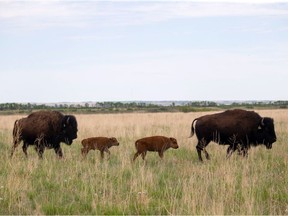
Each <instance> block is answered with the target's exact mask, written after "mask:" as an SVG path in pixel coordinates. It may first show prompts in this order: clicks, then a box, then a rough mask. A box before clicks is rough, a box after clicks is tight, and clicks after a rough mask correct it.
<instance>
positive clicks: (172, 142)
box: [170, 137, 179, 149]
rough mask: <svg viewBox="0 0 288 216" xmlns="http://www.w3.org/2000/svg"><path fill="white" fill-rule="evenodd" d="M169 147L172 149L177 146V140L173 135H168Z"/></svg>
mask: <svg viewBox="0 0 288 216" xmlns="http://www.w3.org/2000/svg"><path fill="white" fill-rule="evenodd" d="M170 147H171V148H174V149H177V148H179V146H178V143H177V140H176V139H175V138H173V137H170Z"/></svg>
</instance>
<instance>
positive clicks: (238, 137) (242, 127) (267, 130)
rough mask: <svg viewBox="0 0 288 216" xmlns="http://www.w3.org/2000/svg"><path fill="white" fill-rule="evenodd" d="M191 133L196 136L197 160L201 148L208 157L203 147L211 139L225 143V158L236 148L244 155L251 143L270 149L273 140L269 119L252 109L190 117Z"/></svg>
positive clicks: (271, 124)
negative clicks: (191, 119)
mask: <svg viewBox="0 0 288 216" xmlns="http://www.w3.org/2000/svg"><path fill="white" fill-rule="evenodd" d="M194 133H196V136H197V139H198V144H197V146H196V149H197V153H198V157H199V160H200V161H202V156H201V151H204V153H205V156H206V158H207V159H210V157H209V154H208V152H207V151H206V150H205V147H206V146H207V145H208V144H209V142H211V141H213V142H216V143H218V144H220V145H229V147H228V149H227V158H229V157H230V156H231V154H232V153H233V152H234V151H235V150H236V149H238V151H239V152H240V151H241V152H242V153H243V155H244V156H247V155H248V149H249V148H250V147H251V146H257V145H260V144H264V145H265V146H266V147H267V149H271V148H272V144H273V143H274V142H275V141H276V134H275V130H274V122H273V119H272V118H268V117H264V118H262V117H261V116H260V115H259V114H257V113H256V112H253V111H246V110H241V109H235V110H227V111H225V112H222V113H218V114H212V115H205V116H202V117H199V118H196V119H194V121H193V122H192V126H191V136H190V137H192V136H193V134H194Z"/></svg>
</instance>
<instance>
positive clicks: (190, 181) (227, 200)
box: [0, 114, 288, 215]
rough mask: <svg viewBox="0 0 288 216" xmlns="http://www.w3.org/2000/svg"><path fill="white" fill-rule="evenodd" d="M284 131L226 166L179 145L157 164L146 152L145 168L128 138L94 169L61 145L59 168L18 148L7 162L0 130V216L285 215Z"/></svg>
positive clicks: (96, 160)
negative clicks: (274, 140)
mask: <svg viewBox="0 0 288 216" xmlns="http://www.w3.org/2000/svg"><path fill="white" fill-rule="evenodd" d="M171 115H173V114H171ZM287 124H288V123H287V122H285V125H286V126H285V125H283V124H282V125H281V131H280V133H279V135H278V141H277V143H275V145H274V146H273V149H272V150H266V149H265V148H264V147H257V148H254V149H251V151H249V157H248V158H247V159H243V158H242V157H240V156H237V155H236V154H235V155H233V156H232V157H231V158H230V159H229V160H226V159H225V153H226V147H224V146H219V145H217V144H215V143H211V144H210V145H209V146H208V148H207V150H208V151H209V153H210V154H211V160H210V161H204V163H200V162H199V161H198V157H197V153H196V150H195V143H196V140H194V139H186V138H185V139H184V138H183V139H182V145H181V146H180V148H179V149H177V150H175V149H169V150H168V151H167V152H165V153H164V159H163V160H161V159H160V158H159V156H158V154H156V153H152V152H148V153H147V156H146V159H147V161H146V162H144V161H143V160H142V158H141V157H138V158H137V160H136V161H135V163H132V162H131V160H132V158H133V154H134V153H135V147H134V143H133V141H132V140H135V139H134V138H133V137H132V138H130V137H127V136H126V135H125V134H127V131H126V132H123V134H124V136H119V140H120V141H121V142H120V143H121V144H120V146H119V147H112V148H111V149H110V151H111V157H110V160H107V159H106V157H105V159H104V160H103V161H101V160H100V153H99V151H91V152H89V154H88V156H87V158H86V159H84V160H83V159H82V158H81V155H80V148H81V146H80V145H81V144H80V140H77V141H76V142H74V143H73V144H72V145H71V146H66V145H65V144H63V145H62V146H63V151H64V156H65V158H64V159H62V160H59V159H57V158H56V155H55V153H54V151H53V150H46V151H45V153H44V159H43V160H39V159H38V156H37V154H36V152H35V151H34V149H33V148H32V147H29V149H28V154H29V158H28V159H26V158H25V157H24V154H23V153H22V149H21V147H19V148H18V149H17V151H16V153H15V155H14V157H13V158H12V159H10V158H9V154H10V148H11V145H12V144H11V141H12V140H11V133H10V132H11V131H9V130H3V131H2V132H0V151H1V152H2V162H1V164H0V214H1V215H3V214H7V215H11V214H48V215H51V214H52V215H63V214H65V215H67V214H89V215H90V214H98V215H99V214H109V215H115V214H117V215H119V214H120V215H122V214H130V215H134V214H136V215H138V214H145V215H147V214H153V215H158V214H165V215H167V214H201V215H202V214H220V215H223V214H225V215H234V214H250V215H268V214H269V215H271V214H272V215H287V214H288V210H287V208H288V187H287V185H288V184H287V180H288V173H287V161H288V159H287V158H288V157H287V152H288V145H287V139H286V138H287V131H286V130H287V129H286V128H287ZM127 127H128V126H127ZM133 127H134V126H133ZM278 128H279V127H278ZM153 130H155V128H153ZM161 130H166V131H168V133H170V132H171V131H173V130H174V129H173V128H168V129H167V128H166V127H164V126H163V127H162V129H161ZM121 133H122V132H121ZM183 137H185V136H184V134H183ZM105 156H106V155H105Z"/></svg>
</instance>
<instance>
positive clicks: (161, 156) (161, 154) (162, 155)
mask: <svg viewBox="0 0 288 216" xmlns="http://www.w3.org/2000/svg"><path fill="white" fill-rule="evenodd" d="M158 155H159V157H160V158H161V159H163V157H164V151H159V152H158Z"/></svg>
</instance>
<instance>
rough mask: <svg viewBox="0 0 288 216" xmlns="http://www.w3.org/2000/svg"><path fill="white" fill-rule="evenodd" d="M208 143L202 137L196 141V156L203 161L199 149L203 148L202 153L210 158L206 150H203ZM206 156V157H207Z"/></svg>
mask: <svg viewBox="0 0 288 216" xmlns="http://www.w3.org/2000/svg"><path fill="white" fill-rule="evenodd" d="M207 144H208V143H206V142H205V140H204V139H202V140H201V141H198V143H197V145H196V149H197V153H198V158H199V160H200V161H203V159H202V155H201V151H203V149H204V153H205V157H206V158H207V157H208V158H210V157H209V154H208V152H207V151H206V150H205V147H206V146H207ZM208 158H207V159H208Z"/></svg>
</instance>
